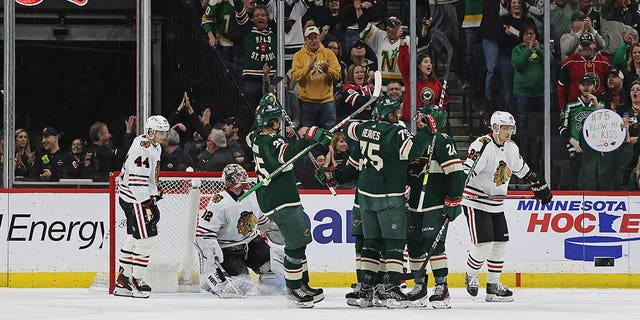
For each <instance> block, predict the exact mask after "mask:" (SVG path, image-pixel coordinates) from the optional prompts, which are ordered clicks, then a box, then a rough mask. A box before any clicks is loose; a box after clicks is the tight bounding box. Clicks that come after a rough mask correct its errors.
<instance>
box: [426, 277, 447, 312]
mask: <svg viewBox="0 0 640 320" xmlns="http://www.w3.org/2000/svg"><path fill="white" fill-rule="evenodd" d="M429 301H430V302H431V306H432V307H433V308H434V309H451V304H449V286H448V285H447V283H446V282H445V283H442V284H439V285H436V287H435V289H434V292H433V295H432V296H431V297H429Z"/></svg>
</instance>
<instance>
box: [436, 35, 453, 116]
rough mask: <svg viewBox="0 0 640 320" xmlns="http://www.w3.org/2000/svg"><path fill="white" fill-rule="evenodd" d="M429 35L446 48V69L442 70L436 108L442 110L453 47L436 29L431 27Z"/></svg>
mask: <svg viewBox="0 0 640 320" xmlns="http://www.w3.org/2000/svg"><path fill="white" fill-rule="evenodd" d="M431 37H432V39H435V40H438V41H439V42H440V43H441V44H442V46H443V47H444V49H445V50H447V69H445V72H444V78H443V80H442V90H440V99H439V100H438V110H442V105H443V104H444V96H445V92H446V91H447V83H448V80H449V71H450V70H451V61H452V59H453V47H452V46H451V42H449V39H447V36H445V35H444V33H443V32H442V31H441V30H440V29H438V28H432V29H431Z"/></svg>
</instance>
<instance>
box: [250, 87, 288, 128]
mask: <svg viewBox="0 0 640 320" xmlns="http://www.w3.org/2000/svg"><path fill="white" fill-rule="evenodd" d="M281 117H282V109H281V108H280V107H278V106H277V105H276V96H275V95H274V94H273V93H267V94H265V95H264V96H262V99H260V104H259V105H258V109H257V110H256V123H257V124H258V125H259V126H261V127H262V126H266V125H269V122H270V121H271V119H278V120H279V119H280V118H281Z"/></svg>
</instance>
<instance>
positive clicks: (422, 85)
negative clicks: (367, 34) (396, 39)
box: [398, 40, 449, 123]
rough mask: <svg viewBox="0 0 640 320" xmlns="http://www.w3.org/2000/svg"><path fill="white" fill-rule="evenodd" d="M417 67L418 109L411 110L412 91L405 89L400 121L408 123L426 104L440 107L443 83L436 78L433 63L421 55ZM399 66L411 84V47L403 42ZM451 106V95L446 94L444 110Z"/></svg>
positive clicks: (406, 81)
mask: <svg viewBox="0 0 640 320" xmlns="http://www.w3.org/2000/svg"><path fill="white" fill-rule="evenodd" d="M416 61H417V62H418V66H417V68H416V69H417V73H418V75H417V83H416V93H415V94H416V95H417V98H416V109H415V110H411V94H412V93H411V90H410V88H409V87H408V86H407V87H405V94H404V103H403V104H402V118H401V119H400V120H402V121H404V122H405V123H408V122H410V121H411V117H412V116H413V115H414V114H415V113H416V111H418V110H419V109H420V108H422V106H423V105H425V104H432V105H438V102H439V100H440V94H441V92H442V83H441V82H440V80H438V78H437V77H436V74H435V72H434V70H433V61H432V60H431V56H430V55H428V54H427V53H421V54H419V55H418V58H417V59H416ZM398 65H399V67H400V72H402V78H403V79H404V82H405V83H409V68H410V66H409V46H408V45H407V44H406V43H405V42H404V40H403V41H402V44H401V45H400V55H399V57H398ZM448 105H449V95H448V94H447V93H446V92H445V95H444V102H443V104H442V108H443V109H446V108H447V106H448Z"/></svg>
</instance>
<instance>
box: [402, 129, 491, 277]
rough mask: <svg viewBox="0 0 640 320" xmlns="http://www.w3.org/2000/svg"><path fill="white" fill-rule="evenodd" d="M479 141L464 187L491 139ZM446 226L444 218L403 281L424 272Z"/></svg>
mask: <svg viewBox="0 0 640 320" xmlns="http://www.w3.org/2000/svg"><path fill="white" fill-rule="evenodd" d="M480 141H481V142H482V147H480V151H479V152H478V153H477V154H476V155H477V156H476V158H475V159H474V160H473V164H472V165H471V169H469V174H468V175H467V178H466V179H465V180H464V185H465V186H466V185H467V184H468V183H469V180H471V178H472V177H473V176H474V174H473V171H474V170H475V169H476V165H477V164H478V160H480V157H481V156H482V153H483V152H484V149H485V148H486V147H487V145H488V144H489V142H491V138H489V137H485V138H481V139H480ZM425 174H426V173H425ZM421 200H422V199H421ZM448 225H449V219H447V218H446V217H445V218H444V223H443V224H442V227H440V230H439V231H438V234H437V235H436V238H435V239H433V244H431V248H429V251H428V252H427V254H426V256H425V259H424V262H423V263H422V265H421V266H420V269H418V270H416V271H415V272H410V273H405V274H404V277H403V278H404V279H405V280H409V279H413V278H414V277H415V275H419V274H421V273H423V272H424V270H425V269H426V268H427V263H429V257H431V255H433V252H434V251H435V250H436V246H438V242H440V239H441V238H442V235H443V234H444V230H445V229H446V228H447V226H448Z"/></svg>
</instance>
